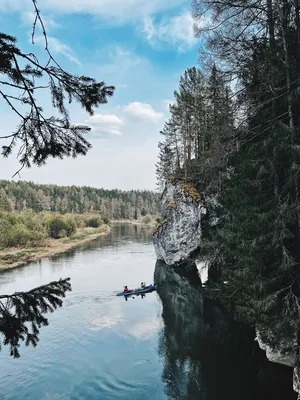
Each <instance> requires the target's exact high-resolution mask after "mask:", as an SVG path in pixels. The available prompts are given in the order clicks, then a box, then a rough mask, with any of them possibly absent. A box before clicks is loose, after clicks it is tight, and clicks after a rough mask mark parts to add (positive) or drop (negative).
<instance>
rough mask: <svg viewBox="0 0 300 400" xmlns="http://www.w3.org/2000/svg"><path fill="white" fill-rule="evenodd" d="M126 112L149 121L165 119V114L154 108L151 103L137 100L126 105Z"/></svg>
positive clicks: (138, 118)
mask: <svg viewBox="0 0 300 400" xmlns="http://www.w3.org/2000/svg"><path fill="white" fill-rule="evenodd" d="M124 112H125V113H126V114H127V115H129V116H131V117H133V118H135V119H137V120H142V121H147V122H154V123H160V122H162V121H163V119H164V114H163V113H161V112H158V111H156V110H154V108H153V107H152V106H151V105H150V104H146V103H140V102H138V101H135V102H133V103H130V104H128V105H127V106H125V107H124Z"/></svg>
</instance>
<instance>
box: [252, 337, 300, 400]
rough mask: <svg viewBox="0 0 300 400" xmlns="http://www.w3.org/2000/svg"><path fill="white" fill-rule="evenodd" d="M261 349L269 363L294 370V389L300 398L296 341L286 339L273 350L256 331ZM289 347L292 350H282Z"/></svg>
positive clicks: (299, 373)
mask: <svg viewBox="0 0 300 400" xmlns="http://www.w3.org/2000/svg"><path fill="white" fill-rule="evenodd" d="M255 340H257V343H258V345H259V347H260V348H261V349H262V350H264V351H265V353H266V357H267V359H268V360H269V361H271V362H273V363H276V364H282V365H286V366H287V367H291V368H293V369H294V372H293V389H294V391H295V392H297V393H299V396H300V367H299V365H298V363H297V345H296V341H293V340H291V339H286V340H285V341H284V343H278V345H277V346H276V348H272V347H270V346H269V345H267V344H266V343H264V342H263V340H262V338H261V336H260V333H259V331H258V330H256V339H255ZM286 347H289V348H290V349H291V350H290V351H288V352H283V351H282V349H283V348H286Z"/></svg>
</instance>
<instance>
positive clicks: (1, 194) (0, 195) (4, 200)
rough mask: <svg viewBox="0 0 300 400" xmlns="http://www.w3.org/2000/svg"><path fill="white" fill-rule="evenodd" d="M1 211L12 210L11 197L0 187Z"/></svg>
mask: <svg viewBox="0 0 300 400" xmlns="http://www.w3.org/2000/svg"><path fill="white" fill-rule="evenodd" d="M1 211H12V207H11V203H10V201H9V198H8V197H7V195H6V193H5V191H4V190H3V189H0V212H1Z"/></svg>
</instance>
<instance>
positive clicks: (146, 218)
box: [143, 215, 152, 225]
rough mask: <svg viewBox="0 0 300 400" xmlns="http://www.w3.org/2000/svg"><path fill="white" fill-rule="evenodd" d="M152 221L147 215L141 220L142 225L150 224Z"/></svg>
mask: <svg viewBox="0 0 300 400" xmlns="http://www.w3.org/2000/svg"><path fill="white" fill-rule="evenodd" d="M151 221H152V219H151V217H149V215H147V216H146V217H144V218H143V223H144V224H146V225H147V224H150V222H151Z"/></svg>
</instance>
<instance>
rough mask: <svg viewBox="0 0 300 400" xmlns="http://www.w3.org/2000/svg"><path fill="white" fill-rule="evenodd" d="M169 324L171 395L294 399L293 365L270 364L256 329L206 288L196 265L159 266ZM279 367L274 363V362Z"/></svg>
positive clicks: (166, 360) (163, 346) (207, 399)
mask: <svg viewBox="0 0 300 400" xmlns="http://www.w3.org/2000/svg"><path fill="white" fill-rule="evenodd" d="M155 284H156V286H157V292H158V294H159V297H160V298H161V301H162V306H163V311H162V318H163V322H164V328H163V330H162V332H161V335H160V339H159V354H160V357H161V359H162V361H163V364H164V367H163V374H162V379H163V381H164V383H165V392H166V394H167V396H168V398H169V399H174V400H175V399H176V400H177V399H180V400H181V399H188V400H194V399H197V400H219V399H224V400H241V399H243V400H263V399H264V400H265V399H269V398H272V399H273V400H274V399H282V398H284V399H295V398H296V394H295V393H294V392H293V390H292V370H291V369H289V368H286V367H284V366H280V365H277V364H273V363H269V362H268V361H267V360H266V359H265V356H264V353H263V352H261V351H260V350H259V349H258V348H257V347H256V344H255V343H254V342H253V339H254V337H253V336H252V332H251V331H247V330H246V329H245V327H241V326H240V325H239V324H237V323H235V322H233V321H231V320H230V319H229V317H228V316H226V314H225V312H224V311H222V310H221V309H220V308H219V307H218V306H217V305H216V304H215V303H213V302H211V301H209V300H207V299H205V298H204V297H203V295H202V293H201V280H200V277H199V275H198V270H197V268H196V266H190V268H189V269H188V270H186V269H181V268H177V269H174V268H171V267H168V266H167V265H166V264H164V263H162V262H159V261H158V262H157V263H156V267H155ZM274 366H275V367H274Z"/></svg>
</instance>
